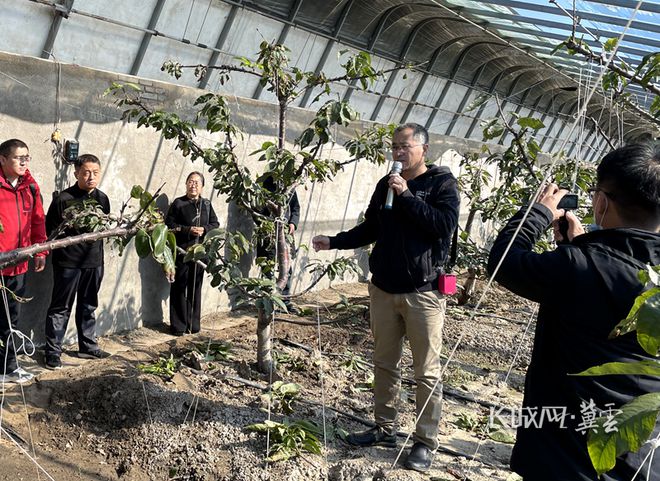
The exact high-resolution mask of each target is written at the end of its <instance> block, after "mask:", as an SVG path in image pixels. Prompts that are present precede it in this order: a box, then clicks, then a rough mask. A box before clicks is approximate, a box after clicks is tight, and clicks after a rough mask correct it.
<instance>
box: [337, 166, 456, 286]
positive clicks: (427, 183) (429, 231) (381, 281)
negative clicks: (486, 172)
mask: <svg viewBox="0 0 660 481" xmlns="http://www.w3.org/2000/svg"><path fill="white" fill-rule="evenodd" d="M388 178H389V174H388V175H386V176H385V177H383V178H382V179H380V180H379V181H378V183H377V184H376V190H375V191H374V193H373V195H372V196H371V200H370V201H369V207H368V208H367V211H366V213H365V216H364V222H362V223H361V224H359V225H357V226H355V227H353V228H352V229H351V230H349V231H347V232H341V233H339V234H337V235H336V236H335V237H331V238H330V248H331V249H354V248H356V247H361V246H365V245H367V244H371V243H372V242H376V245H375V246H374V248H373V251H372V252H371V256H370V257H369V270H370V271H371V273H372V278H371V282H373V284H374V285H375V286H377V287H378V288H380V289H382V290H384V291H386V292H389V293H391V294H400V293H408V292H415V291H419V292H423V291H430V290H433V289H435V288H436V284H437V283H436V280H437V278H438V275H439V274H440V273H441V271H442V268H443V265H444V263H445V261H446V259H447V254H448V251H449V245H450V243H451V238H452V234H453V233H454V230H455V229H456V225H457V223H458V209H459V205H460V197H459V194H458V188H457V183H456V178H455V177H454V176H453V175H452V174H451V171H450V170H449V168H447V167H438V166H435V165H432V166H430V167H429V168H428V170H427V171H426V172H425V173H423V174H422V175H420V176H418V177H416V178H414V179H412V180H410V181H408V190H407V191H405V192H403V193H402V194H401V195H399V196H395V197H394V203H393V206H392V209H391V210H387V209H383V204H385V198H386V196H387V190H388V188H389V187H388V184H387V182H388Z"/></svg>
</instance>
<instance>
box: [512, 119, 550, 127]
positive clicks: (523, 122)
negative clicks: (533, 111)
mask: <svg viewBox="0 0 660 481" xmlns="http://www.w3.org/2000/svg"><path fill="white" fill-rule="evenodd" d="M516 122H517V123H518V125H520V126H521V127H522V128H529V129H532V130H539V129H542V128H543V127H545V124H544V123H543V122H541V120H539V119H535V118H534V117H521V118H519V119H518V120H517V121H516Z"/></svg>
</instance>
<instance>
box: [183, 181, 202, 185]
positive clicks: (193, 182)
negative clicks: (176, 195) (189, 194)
mask: <svg viewBox="0 0 660 481" xmlns="http://www.w3.org/2000/svg"><path fill="white" fill-rule="evenodd" d="M201 184H202V183H201V182H200V181H199V180H188V181H187V182H186V185H190V186H193V185H197V186H199V185H201Z"/></svg>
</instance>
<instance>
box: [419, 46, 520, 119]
mask: <svg viewBox="0 0 660 481" xmlns="http://www.w3.org/2000/svg"><path fill="white" fill-rule="evenodd" d="M479 45H502V46H507V45H506V44H503V43H500V42H496V41H494V40H482V41H479V42H474V43H472V44H470V45H468V46H467V47H465V50H463V51H462V52H461V54H460V55H459V56H458V57H457V58H456V60H455V61H454V64H453V65H452V68H451V72H450V74H449V77H447V81H446V82H445V86H444V88H443V89H442V93H441V94H440V97H438V100H437V101H436V103H435V107H434V108H433V111H432V112H431V114H430V115H429V118H428V119H427V120H426V126H425V127H426V129H427V130H428V129H430V128H431V125H432V124H433V121H434V120H435V116H436V115H437V113H438V109H439V108H440V106H441V105H442V102H443V101H444V100H445V96H446V95H447V92H448V91H449V87H450V86H451V85H452V84H453V83H454V82H453V80H454V78H455V77H456V74H457V73H458V70H459V68H460V67H461V64H462V63H463V60H465V57H467V55H468V54H469V53H470V50H472V49H473V48H475V47H478V46H479ZM484 65H485V64H484ZM480 74H481V72H480Z"/></svg>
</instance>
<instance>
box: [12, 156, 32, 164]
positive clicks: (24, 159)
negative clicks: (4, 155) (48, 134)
mask: <svg viewBox="0 0 660 481" xmlns="http://www.w3.org/2000/svg"><path fill="white" fill-rule="evenodd" d="M14 159H16V160H18V161H19V162H20V163H22V164H24V163H27V162H30V161H31V160H32V156H30V155H17V156H16V157H14Z"/></svg>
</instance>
